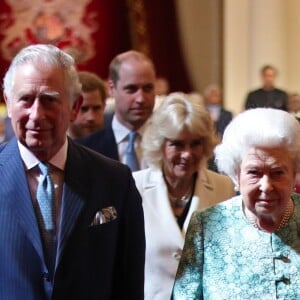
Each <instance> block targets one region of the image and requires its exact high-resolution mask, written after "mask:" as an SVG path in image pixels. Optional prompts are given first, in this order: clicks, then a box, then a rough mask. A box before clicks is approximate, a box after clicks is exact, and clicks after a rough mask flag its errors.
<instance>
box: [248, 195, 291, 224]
mask: <svg viewBox="0 0 300 300" xmlns="http://www.w3.org/2000/svg"><path fill="white" fill-rule="evenodd" d="M293 211H294V203H293V201H292V200H291V199H290V200H289V202H288V205H287V207H286V209H285V212H284V214H283V217H282V219H281V221H280V224H279V226H278V227H277V229H276V230H279V229H280V228H282V227H284V226H285V225H286V224H287V223H288V222H289V219H290V218H291V216H292V214H293ZM246 216H247V215H246ZM247 219H248V220H249V221H250V223H251V224H252V226H253V227H255V228H258V229H261V228H260V227H259V226H258V224H257V218H254V217H250V216H247Z"/></svg>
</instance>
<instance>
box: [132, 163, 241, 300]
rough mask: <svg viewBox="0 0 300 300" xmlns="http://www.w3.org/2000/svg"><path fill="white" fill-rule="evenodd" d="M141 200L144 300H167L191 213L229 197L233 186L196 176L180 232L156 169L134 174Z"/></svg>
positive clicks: (206, 174) (209, 175)
mask: <svg viewBox="0 0 300 300" xmlns="http://www.w3.org/2000/svg"><path fill="white" fill-rule="evenodd" d="M133 176H134V178H135V182H136V186H137V188H138V190H139V192H140V194H141V196H142V199H143V208H144V215H145V233H146V262H145V300H167V299H170V297H171V292H172V288H173V283H174V279H175V275H176V271H177V267H178V263H179V259H180V256H181V251H182V248H183V244H184V237H185V232H186V229H187V226H188V224H189V221H190V218H191V215H192V213H193V212H194V211H195V210H202V209H204V208H207V207H209V206H212V205H214V204H216V203H218V202H221V201H223V200H226V199H229V198H231V197H232V196H233V195H234V194H235V192H234V185H233V183H232V181H231V179H230V178H229V177H227V176H224V175H220V174H217V173H215V172H212V171H210V170H207V169H205V170H202V171H200V172H199V174H198V178H197V181H196V185H195V193H194V196H193V198H192V202H191V206H190V209H189V212H188V214H187V217H186V220H185V222H184V226H183V229H182V230H180V228H179V226H178V225H177V221H176V218H175V217H174V214H173V211H172V208H171V206H170V204H169V200H168V192H167V186H166V183H165V181H164V178H163V174H162V172H161V170H159V169H152V168H148V169H144V170H141V171H138V172H134V173H133Z"/></svg>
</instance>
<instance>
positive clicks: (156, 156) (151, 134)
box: [142, 93, 216, 167]
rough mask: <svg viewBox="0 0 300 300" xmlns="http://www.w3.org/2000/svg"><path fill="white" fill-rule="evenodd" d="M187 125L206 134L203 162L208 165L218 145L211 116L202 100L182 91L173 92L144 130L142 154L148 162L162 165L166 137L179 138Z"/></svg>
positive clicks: (153, 165) (153, 164)
mask: <svg viewBox="0 0 300 300" xmlns="http://www.w3.org/2000/svg"><path fill="white" fill-rule="evenodd" d="M184 129H188V130H189V131H190V132H191V133H192V134H195V135H198V136H199V137H201V138H203V145H204V155H203V161H202V163H203V165H206V162H207V160H208V159H209V158H210V157H211V156H212V154H213V149H214V147H215V145H216V137H215V134H214V126H213V122H212V120H211V117H210V115H209V113H208V112H207V110H206V108H205V107H204V106H203V105H201V104H200V103H198V102H196V101H194V100H192V99H190V98H189V97H188V96H187V95H185V94H183V93H172V94H170V95H168V96H167V97H166V98H165V99H164V100H163V102H162V104H161V105H160V106H159V108H157V110H156V111H155V112H154V113H153V115H152V117H151V118H150V120H149V121H148V122H147V126H146V130H145V132H144V134H143V140H142V148H143V155H144V158H145V160H146V161H147V163H148V164H149V166H152V167H161V165H162V146H163V144H164V142H165V140H166V139H174V138H176V137H177V136H178V135H179V134H180V133H181V132H182V131H183V130H184Z"/></svg>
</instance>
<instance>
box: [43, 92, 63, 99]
mask: <svg viewBox="0 0 300 300" xmlns="http://www.w3.org/2000/svg"><path fill="white" fill-rule="evenodd" d="M40 96H50V97H53V98H59V97H60V93H59V92H55V91H45V92H42V93H40Z"/></svg>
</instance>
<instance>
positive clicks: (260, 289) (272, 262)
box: [173, 194, 300, 300]
mask: <svg viewBox="0 0 300 300" xmlns="http://www.w3.org/2000/svg"><path fill="white" fill-rule="evenodd" d="M292 199H293V201H294V203H295V210H294V214H293V216H292V218H291V219H290V220H289V223H288V224H287V225H286V226H284V227H282V228H281V229H279V230H278V231H277V232H275V233H272V234H270V233H266V232H263V231H260V230H258V229H257V228H254V227H253V225H251V224H250V222H249V221H248V220H247V219H246V217H245V216H244V214H243V211H242V199H241V196H236V197H234V198H232V199H231V200H228V201H225V202H223V203H221V204H218V205H216V206H214V207H212V208H209V209H207V210H205V211H202V212H195V213H194V214H193V217H192V219H191V222H190V225H189V228H188V231H187V235H186V240H185V246H184V249H183V253H182V257H181V260H180V264H179V267H178V271H177V275H176V280H175V285H174V289H173V293H174V296H173V297H174V300H192V299H205V300H254V299H255V300H271V299H272V300H273V299H285V300H287V299H289V300H297V299H300V195H297V194H293V195H292Z"/></svg>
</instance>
